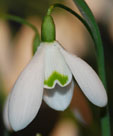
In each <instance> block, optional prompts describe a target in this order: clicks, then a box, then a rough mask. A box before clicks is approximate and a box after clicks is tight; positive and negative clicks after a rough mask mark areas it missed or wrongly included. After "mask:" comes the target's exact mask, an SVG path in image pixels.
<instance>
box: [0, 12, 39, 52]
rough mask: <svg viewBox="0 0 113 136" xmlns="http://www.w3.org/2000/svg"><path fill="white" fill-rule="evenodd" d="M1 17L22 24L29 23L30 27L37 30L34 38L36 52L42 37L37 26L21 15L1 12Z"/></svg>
mask: <svg viewBox="0 0 113 136" xmlns="http://www.w3.org/2000/svg"><path fill="white" fill-rule="evenodd" d="M0 17H1V18H3V19H6V20H12V21H15V22H18V23H20V24H24V25H27V26H28V27H30V28H31V29H32V30H33V31H34V32H35V37H34V40H33V53H35V51H36V49H37V46H38V45H39V44H40V37H39V33H38V30H37V28H36V27H35V26H34V25H33V24H31V23H30V22H28V21H26V20H25V19H22V18H20V17H17V16H13V15H10V14H1V13H0Z"/></svg>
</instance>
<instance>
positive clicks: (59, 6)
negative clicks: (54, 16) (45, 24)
mask: <svg viewBox="0 0 113 136" xmlns="http://www.w3.org/2000/svg"><path fill="white" fill-rule="evenodd" d="M56 7H58V8H62V9H65V10H66V11H68V12H70V13H71V14H72V15H74V16H75V17H77V18H78V19H79V20H80V21H81V22H82V23H83V24H84V26H85V27H86V28H87V30H88V32H89V33H90V35H91V37H92V38H93V35H92V32H91V30H90V27H89V26H88V25H87V23H86V21H85V20H84V19H83V18H82V17H81V16H80V15H79V14H77V13H76V12H75V11H74V10H72V9H70V8H68V7H67V6H64V5H62V4H59V3H56V4H54V5H51V6H50V8H49V9H48V11H47V15H51V13H52V11H53V9H54V8H56Z"/></svg>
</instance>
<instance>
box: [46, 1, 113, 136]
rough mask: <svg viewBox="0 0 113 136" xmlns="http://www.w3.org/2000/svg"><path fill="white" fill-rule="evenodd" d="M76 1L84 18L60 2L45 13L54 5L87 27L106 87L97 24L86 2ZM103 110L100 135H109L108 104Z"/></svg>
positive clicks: (102, 52)
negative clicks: (85, 11) (92, 22)
mask: <svg viewBox="0 0 113 136" xmlns="http://www.w3.org/2000/svg"><path fill="white" fill-rule="evenodd" d="M78 3H79V4H81V5H77V7H78V8H79V10H80V11H81V13H82V15H83V17H84V18H82V17H81V16H80V15H78V14H77V13H76V12H75V11H73V10H72V9H70V8H68V7H66V6H64V5H62V4H54V5H52V6H50V8H49V9H48V12H47V14H48V15H50V14H51V13H52V11H53V9H54V8H55V7H58V8H62V9H65V10H66V11H68V12H70V13H71V14H73V15H74V16H75V17H77V18H78V19H79V20H80V21H81V22H82V23H83V24H84V26H85V27H86V28H87V30H88V32H89V33H90V35H91V37H92V39H93V41H94V43H95V48H96V53H97V56H96V57H97V58H96V59H97V67H98V73H99V77H100V79H101V80H102V82H103V84H104V87H105V88H106V89H107V82H106V74H105V64H104V50H103V46H102V41H101V37H100V32H99V29H98V26H97V24H96V21H95V20H94V17H93V14H92V13H91V11H90V9H89V8H88V6H87V4H85V2H83V1H81V3H80V1H77V0H76V4H78ZM79 6H81V7H82V8H83V9H85V10H87V13H86V14H85V13H84V10H83V11H82V10H81V7H79ZM87 14H89V16H90V17H91V19H92V20H93V21H94V24H93V25H91V21H90V17H88V16H87ZM87 17H88V18H87ZM88 21H89V22H88ZM95 28H96V31H95ZM94 31H95V34H93V32H94ZM95 35H96V36H95ZM104 111H105V114H104V116H103V117H101V129H102V136H111V131H110V119H109V107H108V105H107V107H106V108H105V110H104Z"/></svg>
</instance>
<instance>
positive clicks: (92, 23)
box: [73, 0, 106, 86]
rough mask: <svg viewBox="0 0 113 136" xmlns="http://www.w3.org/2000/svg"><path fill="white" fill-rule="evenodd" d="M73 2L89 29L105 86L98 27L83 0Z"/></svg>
mask: <svg viewBox="0 0 113 136" xmlns="http://www.w3.org/2000/svg"><path fill="white" fill-rule="evenodd" d="M73 1H74V3H75V4H76V6H77V7H78V9H79V11H80V12H81V14H82V16H83V18H84V20H85V22H86V23H87V25H88V27H89V29H90V33H91V36H92V38H93V41H94V43H95V48H96V53H97V64H98V72H99V76H100V78H101V80H102V82H103V84H104V85H105V86H106V81H105V74H104V75H103V73H105V69H104V53H103V45H102V40H101V36H100V31H99V28H98V25H97V23H96V21H95V18H94V16H93V14H92V12H91V10H90V8H89V7H88V5H87V4H86V2H85V1H84V0H73Z"/></svg>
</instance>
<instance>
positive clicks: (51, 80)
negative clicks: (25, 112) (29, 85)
mask: <svg viewBox="0 0 113 136" xmlns="http://www.w3.org/2000/svg"><path fill="white" fill-rule="evenodd" d="M55 80H58V81H59V82H60V84H61V85H65V84H66V83H67V81H68V76H67V75H62V74H60V73H58V72H56V71H54V72H53V73H52V74H51V76H50V77H49V78H48V79H47V80H44V85H47V86H48V87H52V86H53V84H54V81H55Z"/></svg>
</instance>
